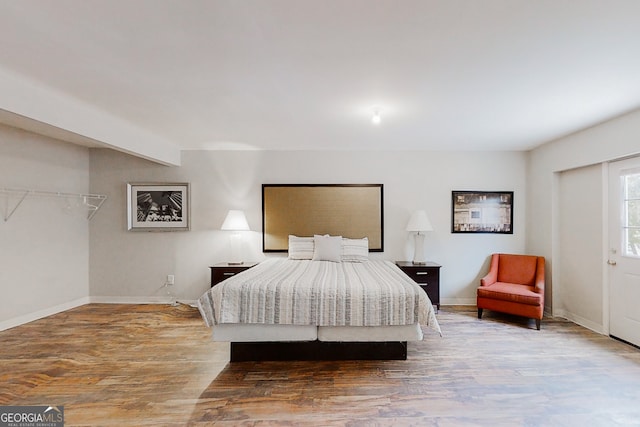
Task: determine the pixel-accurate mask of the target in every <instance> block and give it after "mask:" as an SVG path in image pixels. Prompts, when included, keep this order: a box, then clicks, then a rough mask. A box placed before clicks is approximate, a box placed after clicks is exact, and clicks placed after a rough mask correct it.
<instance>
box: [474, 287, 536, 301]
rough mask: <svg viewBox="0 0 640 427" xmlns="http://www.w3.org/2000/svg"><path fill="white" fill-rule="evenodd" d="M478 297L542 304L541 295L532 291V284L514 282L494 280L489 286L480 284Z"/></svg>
mask: <svg viewBox="0 0 640 427" xmlns="http://www.w3.org/2000/svg"><path fill="white" fill-rule="evenodd" d="M478 297H479V298H490V299H497V300H501V301H511V302H515V303H518V304H527V305H541V304H542V295H541V294H538V293H536V292H534V287H533V286H527V285H518V284H514V283H504V282H496V283H494V284H493V285H490V286H480V287H479V288H478Z"/></svg>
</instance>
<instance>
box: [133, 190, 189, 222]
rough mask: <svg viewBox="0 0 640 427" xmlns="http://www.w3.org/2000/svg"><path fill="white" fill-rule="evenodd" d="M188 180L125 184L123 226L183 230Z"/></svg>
mask: <svg viewBox="0 0 640 427" xmlns="http://www.w3.org/2000/svg"><path fill="white" fill-rule="evenodd" d="M189 216H190V211H189V184H188V183H166V184H165V183H158V184H154V183H149V184H146V183H129V184H127V229H128V230H130V231H187V230H189V227H190V221H189Z"/></svg>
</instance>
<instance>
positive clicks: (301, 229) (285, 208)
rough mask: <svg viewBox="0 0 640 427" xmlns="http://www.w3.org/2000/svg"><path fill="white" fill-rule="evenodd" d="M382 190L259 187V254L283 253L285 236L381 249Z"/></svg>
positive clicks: (356, 186) (353, 186)
mask: <svg viewBox="0 0 640 427" xmlns="http://www.w3.org/2000/svg"><path fill="white" fill-rule="evenodd" d="M382 193H383V186H382V184H263V185H262V229H263V231H264V232H263V233H262V250H263V251H264V252H286V251H287V248H288V246H289V235H290V234H293V235H296V236H302V237H304V236H313V235H314V234H330V235H332V236H343V237H349V238H352V239H360V238H363V237H367V238H368V239H369V251H370V252H382V251H383V249H384V246H383V242H384V217H383V207H384V204H383V194H382Z"/></svg>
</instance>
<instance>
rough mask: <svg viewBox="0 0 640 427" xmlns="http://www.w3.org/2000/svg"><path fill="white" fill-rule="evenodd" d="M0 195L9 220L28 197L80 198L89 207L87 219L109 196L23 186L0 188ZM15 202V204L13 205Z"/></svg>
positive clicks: (6, 219)
mask: <svg viewBox="0 0 640 427" xmlns="http://www.w3.org/2000/svg"><path fill="white" fill-rule="evenodd" d="M0 196H3V197H4V198H5V211H4V221H5V222H7V221H9V218H11V215H13V213H14V212H15V211H16V210H17V209H18V208H19V207H20V205H21V204H22V202H24V200H25V199H26V198H28V197H58V198H64V199H67V200H69V199H78V200H80V201H81V202H82V205H83V206H84V207H85V208H87V210H88V213H87V219H88V220H90V219H91V218H93V216H94V215H95V213H96V212H97V211H98V209H100V207H101V206H102V204H103V203H104V201H105V200H107V196H105V195H103V194H83V193H62V192H59V191H41V190H31V189H23V188H0ZM12 203H13V206H11V205H12Z"/></svg>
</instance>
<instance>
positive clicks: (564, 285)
mask: <svg viewBox="0 0 640 427" xmlns="http://www.w3.org/2000/svg"><path fill="white" fill-rule="evenodd" d="M558 178H559V189H558V195H559V197H558V199H559V218H558V221H559V227H558V229H559V230H561V232H560V234H559V236H558V237H559V239H558V240H559V246H558V248H557V251H558V258H559V259H560V262H561V264H560V265H561V269H560V271H559V274H558V277H559V282H560V286H558V287H557V288H556V291H557V293H558V298H557V302H558V304H556V306H555V307H554V309H555V310H554V311H555V312H556V314H558V315H561V316H565V317H571V318H572V319H573V320H576V321H579V322H580V323H581V324H585V325H586V324H589V325H590V326H591V327H592V328H598V327H599V326H601V325H603V318H602V316H603V307H602V293H597V292H588V291H587V290H590V289H602V274H603V269H604V263H602V262H591V261H592V260H599V259H600V258H601V254H602V241H601V240H598V239H597V238H594V236H601V235H602V233H603V232H604V230H603V221H604V217H603V210H602V206H603V203H605V200H603V197H602V196H603V188H602V187H603V182H602V166H601V165H593V166H585V167H582V168H578V169H571V170H568V171H565V172H562V173H560V175H559V177H558Z"/></svg>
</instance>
